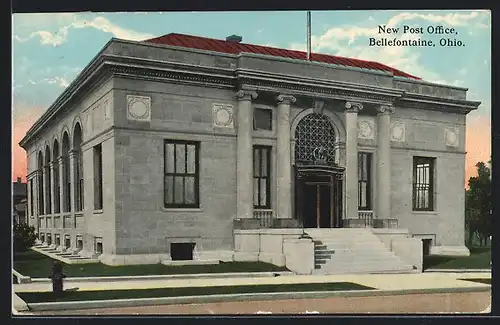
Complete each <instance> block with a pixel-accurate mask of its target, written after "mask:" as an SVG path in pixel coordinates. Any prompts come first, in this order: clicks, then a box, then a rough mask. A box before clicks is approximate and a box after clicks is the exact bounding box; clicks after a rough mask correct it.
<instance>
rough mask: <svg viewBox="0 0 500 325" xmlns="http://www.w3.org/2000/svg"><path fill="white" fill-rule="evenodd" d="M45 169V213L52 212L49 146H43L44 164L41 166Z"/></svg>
mask: <svg viewBox="0 0 500 325" xmlns="http://www.w3.org/2000/svg"><path fill="white" fill-rule="evenodd" d="M43 168H44V171H45V174H44V176H45V188H44V192H45V214H51V213H52V190H51V177H50V176H51V175H50V147H49V146H47V147H45V164H44V166H43Z"/></svg>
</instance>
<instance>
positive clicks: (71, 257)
mask: <svg viewBox="0 0 500 325" xmlns="http://www.w3.org/2000/svg"><path fill="white" fill-rule="evenodd" d="M31 249H33V250H34V251H36V252H39V253H41V254H44V255H47V256H49V257H51V258H54V259H56V260H59V261H61V262H64V263H66V264H89V263H99V262H100V261H99V259H97V258H94V257H87V256H82V255H79V254H78V253H77V252H67V251H66V252H63V251H61V250H58V249H55V248H53V247H50V246H45V245H41V244H38V245H35V246H33V247H32V248H31Z"/></svg>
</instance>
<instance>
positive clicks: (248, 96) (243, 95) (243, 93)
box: [236, 90, 257, 101]
mask: <svg viewBox="0 0 500 325" xmlns="http://www.w3.org/2000/svg"><path fill="white" fill-rule="evenodd" d="M236 98H238V100H250V101H251V100H252V99H256V98H257V92H255V91H252V90H240V91H238V92H237V93H236Z"/></svg>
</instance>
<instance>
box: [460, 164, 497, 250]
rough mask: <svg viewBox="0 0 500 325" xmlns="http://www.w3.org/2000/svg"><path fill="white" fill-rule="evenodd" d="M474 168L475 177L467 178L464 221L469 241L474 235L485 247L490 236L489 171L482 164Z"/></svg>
mask: <svg viewBox="0 0 500 325" xmlns="http://www.w3.org/2000/svg"><path fill="white" fill-rule="evenodd" d="M490 165H491V163H490ZM476 168H477V176H474V177H471V178H469V189H468V190H467V191H466V195H465V206H466V212H465V219H466V225H467V228H468V230H469V240H470V239H471V238H472V234H473V233H475V234H476V235H477V236H478V237H479V239H480V245H483V243H484V245H486V243H487V239H488V237H489V236H491V218H492V202H491V170H490V168H488V166H487V165H486V164H485V163H483V162H478V163H477V164H476ZM469 243H470V241H469Z"/></svg>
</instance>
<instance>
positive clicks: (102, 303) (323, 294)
mask: <svg viewBox="0 0 500 325" xmlns="http://www.w3.org/2000/svg"><path fill="white" fill-rule="evenodd" d="M485 291H491V286H486V285H485V286H475V287H464V288H432V289H406V290H376V289H375V290H349V291H309V292H272V293H244V294H227V295H224V294H222V295H207V296H186V297H167V298H141V299H115V300H91V301H68V302H42V303H31V304H28V307H29V309H30V311H55V310H75V309H95V308H98V309H102V308H122V307H137V306H154V305H177V304H195V303H196V304H199V303H212V302H229V301H256V300H278V299H318V298H320V299H321V298H330V297H371V296H390V295H410V294H433V293H462V292H485Z"/></svg>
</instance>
